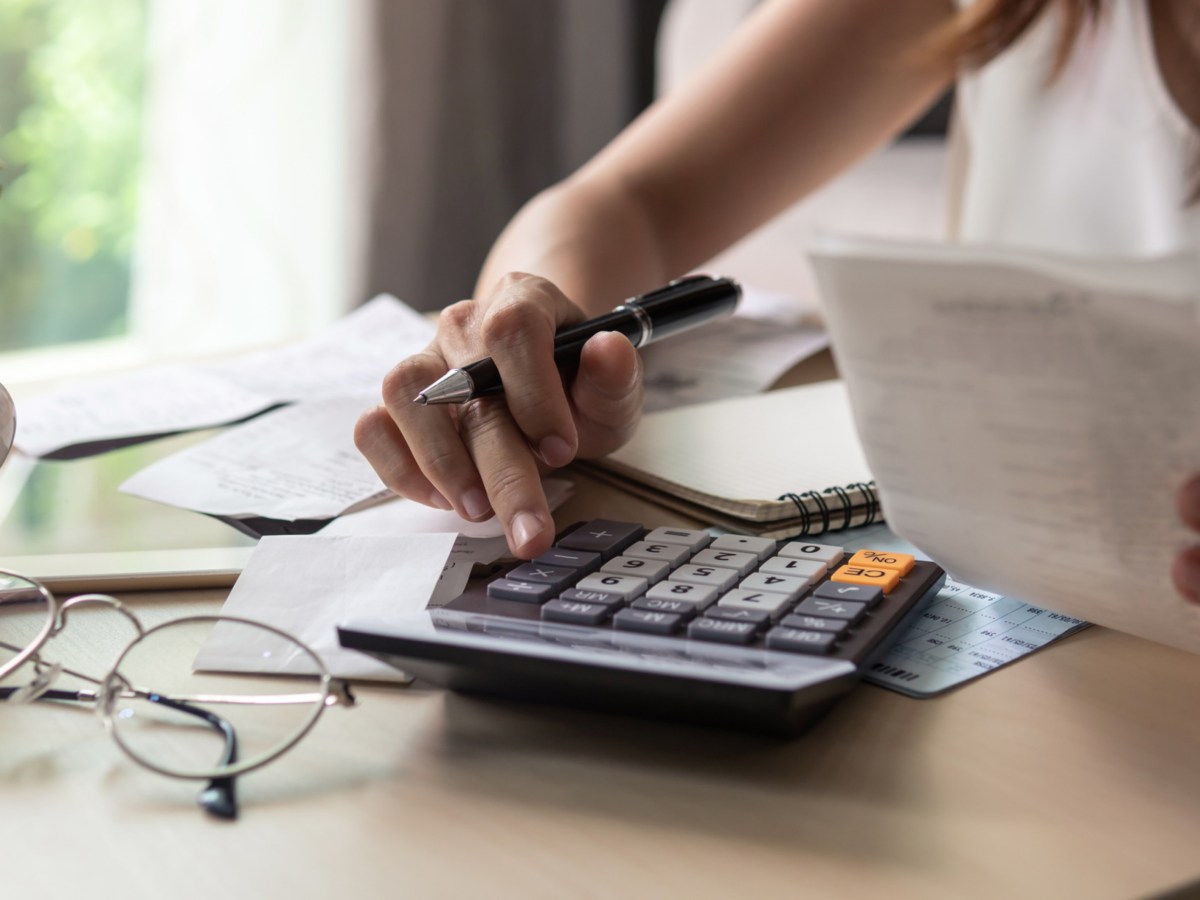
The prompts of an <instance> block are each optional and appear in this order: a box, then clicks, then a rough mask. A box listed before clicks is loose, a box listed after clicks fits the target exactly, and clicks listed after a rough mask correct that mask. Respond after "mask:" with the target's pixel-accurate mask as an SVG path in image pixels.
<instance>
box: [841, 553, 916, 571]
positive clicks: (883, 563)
mask: <svg viewBox="0 0 1200 900" xmlns="http://www.w3.org/2000/svg"><path fill="white" fill-rule="evenodd" d="M913 563H914V557H913V556H912V555H911V554H909V553H892V552H891V551H890V550H889V551H884V550H859V551H858V552H857V553H855V554H854V555H853V556H852V557H850V558H849V559H848V560H846V565H848V566H864V567H866V568H872V567H874V568H877V569H895V570H896V571H897V572H899V573H900V574H901V575H907V574H908V573H909V572H911V571H912V568H913Z"/></svg>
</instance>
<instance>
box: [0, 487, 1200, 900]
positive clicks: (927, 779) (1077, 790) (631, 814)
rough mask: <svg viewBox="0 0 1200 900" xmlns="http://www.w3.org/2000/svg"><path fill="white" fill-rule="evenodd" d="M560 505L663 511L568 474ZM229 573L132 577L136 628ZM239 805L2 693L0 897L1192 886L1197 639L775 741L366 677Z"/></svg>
mask: <svg viewBox="0 0 1200 900" xmlns="http://www.w3.org/2000/svg"><path fill="white" fill-rule="evenodd" d="M576 481H577V491H576V494H575V496H574V497H573V498H572V500H571V501H569V503H568V504H567V505H566V507H565V508H564V509H563V510H562V512H561V514H560V520H561V521H567V520H573V519H578V518H587V517H590V516H594V515H597V514H603V515H605V516H608V517H613V518H620V517H622V516H629V517H632V518H635V519H639V520H642V521H645V522H647V523H648V524H652V525H653V524H665V523H667V522H678V521H680V520H679V519H678V517H676V516H674V515H673V514H670V513H667V512H664V511H661V510H658V509H657V508H655V507H653V506H649V505H647V504H645V503H643V502H641V501H638V500H635V499H633V498H629V497H625V496H622V495H619V494H616V493H615V492H613V491H612V489H610V488H607V487H604V486H601V485H599V484H598V483H595V482H592V481H590V480H589V479H587V478H586V477H584V476H576ZM223 596H224V592H223V591H215V590H210V591H188V592H176V593H172V594H167V593H161V594H145V595H130V596H129V597H128V599H129V601H130V602H131V605H133V606H134V607H135V608H137V609H138V611H139V612H140V613H141V614H142V615H143V616H144V617H145V618H146V619H148V620H151V621H153V620H155V619H157V618H163V617H168V616H173V615H180V614H183V613H185V612H190V611H196V610H206V611H210V610H214V609H215V608H217V607H218V606H219V605H220V602H221V600H222V599H223ZM358 694H359V699H360V705H359V706H358V708H356V709H352V710H341V709H336V708H335V709H331V710H330V711H329V712H328V713H327V714H326V716H325V717H324V718H323V719H322V721H321V722H320V723H319V725H318V727H317V728H316V730H315V731H314V733H312V734H311V735H310V736H309V737H308V738H307V739H306V740H305V741H304V742H303V743H302V744H301V745H300V746H299V747H298V748H297V749H295V750H294V751H292V753H290V754H289V755H287V756H285V757H284V758H282V759H281V760H279V761H278V762H276V763H274V764H273V765H272V766H270V767H268V768H267V769H265V770H263V771H262V772H259V773H257V774H253V775H250V776H248V777H246V778H244V779H242V782H241V797H242V802H243V813H242V819H241V820H240V821H239V822H237V823H232V824H231V823H219V822H213V821H210V820H208V819H206V818H205V817H204V816H203V815H202V814H201V813H200V812H199V811H198V810H197V809H196V807H195V806H194V799H193V798H194V796H195V793H196V786H195V785H194V784H192V783H187V782H177V781H172V780H169V779H165V778H161V777H158V776H154V775H151V774H149V773H146V772H143V771H141V770H140V769H139V768H138V767H137V766H135V765H134V764H132V763H131V762H129V761H128V760H126V759H125V758H124V757H123V755H122V754H121V753H120V751H119V750H118V749H117V748H116V746H115V745H114V744H112V742H111V741H110V739H109V738H108V737H107V736H106V735H105V734H104V732H103V729H102V728H101V726H100V724H99V723H98V722H97V721H96V720H95V718H94V717H93V716H91V715H89V714H87V713H74V712H71V711H67V710H64V709H62V708H53V709H51V708H47V707H42V706H35V707H30V708H22V707H17V708H11V709H5V710H3V718H2V719H0V722H2V723H3V724H2V725H0V727H2V728H3V738H2V740H0V791H2V794H0V796H2V797H3V815H2V818H0V822H2V823H3V834H2V836H0V837H2V840H3V844H2V846H3V848H4V851H5V852H4V872H3V874H2V875H0V878H2V879H3V880H2V882H0V884H3V888H2V890H3V894H4V895H5V896H13V897H17V896H28V897H34V896H37V897H48V898H56V897H85V896H86V897H117V896H121V897H172V898H176V897H181V898H191V897H197V898H206V900H208V898H214V897H255V898H288V900H294V898H307V897H332V896H346V897H376V896H396V897H447V898H459V897H472V896H488V897H520V898H532V897H554V898H561V897H609V896H621V897H641V896H646V897H650V896H654V897H666V896H689V897H715V896H755V895H758V896H766V897H774V896H846V897H859V896H863V897H865V896H881V897H887V898H897V897H923V898H924V897H964V896H982V897H1013V896H1022V897H1089V898H1093V897H1130V896H1146V895H1150V894H1154V893H1156V892H1160V891H1163V890H1166V889H1168V888H1171V887H1173V886H1177V885H1179V884H1181V883H1185V882H1188V881H1192V880H1194V879H1196V878H1197V877H1200V853H1198V851H1197V848H1196V840H1197V835H1200V765H1198V764H1197V760H1200V721H1198V719H1197V716H1196V714H1195V698H1196V697H1200V658H1198V657H1195V656H1192V655H1189V654H1186V653H1183V652H1181V651H1177V650H1171V649H1167V648H1164V647H1160V646H1157V645H1154V644H1150V643H1148V642H1146V641H1143V640H1140V639H1137V638H1132V637H1128V636H1125V635H1121V634H1117V633H1115V632H1110V631H1106V630H1104V629H1100V628H1092V629H1090V630H1088V631H1086V632H1084V633H1082V634H1079V635H1076V636H1074V637H1072V638H1069V639H1067V640H1066V641H1064V642H1062V643H1061V644H1059V645H1057V646H1054V647H1051V648H1050V649H1048V650H1046V651H1044V652H1041V653H1037V654H1034V655H1033V656H1032V657H1030V658H1028V659H1025V660H1022V661H1021V662H1019V663H1017V664H1015V665H1013V666H1010V667H1008V668H1005V669H1002V670H1000V671H998V672H996V673H994V674H991V675H988V676H987V677H985V678H983V679H981V680H980V681H978V682H976V683H974V684H971V685H969V686H967V687H965V688H963V689H960V690H958V691H955V692H953V693H951V694H949V695H948V696H944V697H941V698H938V699H935V700H913V699H910V698H907V697H903V696H901V695H899V694H895V693H892V692H890V691H887V690H885V689H882V688H878V687H874V686H871V685H864V686H862V687H860V688H859V689H858V690H856V691H855V692H853V693H852V694H851V695H850V696H849V698H847V699H846V700H845V701H844V702H842V703H840V704H839V705H838V706H837V707H836V708H835V709H834V711H833V712H832V713H831V714H830V716H829V717H828V718H827V719H826V720H825V721H824V722H822V723H821V724H820V725H818V726H817V727H816V729H814V730H813V731H812V732H810V733H809V734H808V735H806V736H804V737H802V738H800V739H797V740H793V741H779V740H774V739H766V738H760V737H754V736H747V735H741V734H733V733H722V732H707V731H701V730H696V729H691V728H686V727H682V726H672V725H664V724H658V723H654V722H643V721H636V720H624V719H619V718H614V717H607V716H601V715H597V714H587V713H582V712H575V711H563V710H547V709H545V708H539V707H527V706H522V705H517V704H510V703H503V702H498V701H481V700H474V699H468V698H464V697H460V696H456V695H447V694H445V693H442V692H441V691H438V690H434V689H429V688H422V687H419V686H418V687H412V688H406V689H404V688H382V687H365V688H361V689H360V690H359V691H358Z"/></svg>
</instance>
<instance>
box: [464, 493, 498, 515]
mask: <svg viewBox="0 0 1200 900" xmlns="http://www.w3.org/2000/svg"><path fill="white" fill-rule="evenodd" d="M462 505H463V509H465V510H466V511H467V518H468V519H478V518H479V517H480V516H486V515H487V514H488V513H489V512H491V509H492V504H490V503H489V502H488V498H487V494H485V493H484V492H483V490H482V488H471V489H470V490H469V491H467V492H466V493H465V494H463V498H462Z"/></svg>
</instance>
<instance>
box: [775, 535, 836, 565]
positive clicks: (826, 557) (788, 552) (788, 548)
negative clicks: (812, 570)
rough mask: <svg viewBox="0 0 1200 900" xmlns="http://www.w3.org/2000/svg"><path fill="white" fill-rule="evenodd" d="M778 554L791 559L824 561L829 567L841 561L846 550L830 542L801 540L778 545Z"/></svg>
mask: <svg viewBox="0 0 1200 900" xmlns="http://www.w3.org/2000/svg"><path fill="white" fill-rule="evenodd" d="M779 555H780V556H787V557H791V558H792V559H812V560H816V561H817V562H821V563H825V566H826V567H827V568H831V567H833V566H836V565H837V564H838V563H840V562H841V561H842V557H843V556H845V555H846V551H845V550H843V549H842V548H841V547H834V546H832V545H830V544H806V543H804V542H803V541H788V543H786V544H781V545H780V547H779Z"/></svg>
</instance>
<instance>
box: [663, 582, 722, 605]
mask: <svg viewBox="0 0 1200 900" xmlns="http://www.w3.org/2000/svg"><path fill="white" fill-rule="evenodd" d="M719 594H720V591H718V590H717V589H716V588H715V587H708V586H707V585H703V584H686V583H685V582H682V581H673V580H671V579H668V580H667V581H660V582H659V583H658V584H656V585H654V586H653V587H652V588H650V590H648V591H646V596H647V597H654V598H656V599H658V600H684V601H686V602H688V603H691V604H692V605H693V606H695V607H696V608H697V609H705V608H706V607H708V606H710V605H712V604H713V603H716V601H717V597H718V595H719Z"/></svg>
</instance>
